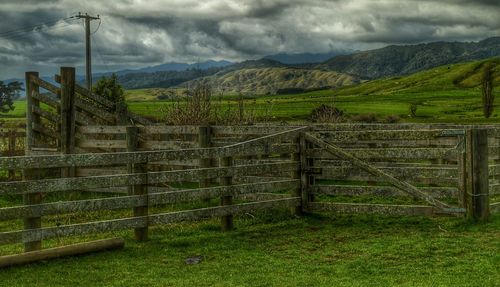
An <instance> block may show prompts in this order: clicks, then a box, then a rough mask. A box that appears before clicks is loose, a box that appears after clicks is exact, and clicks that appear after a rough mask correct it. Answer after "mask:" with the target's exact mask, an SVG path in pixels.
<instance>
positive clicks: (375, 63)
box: [77, 37, 500, 94]
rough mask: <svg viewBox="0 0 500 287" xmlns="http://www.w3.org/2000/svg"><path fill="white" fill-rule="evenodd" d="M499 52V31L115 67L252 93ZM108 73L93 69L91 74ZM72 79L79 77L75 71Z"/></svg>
mask: <svg viewBox="0 0 500 287" xmlns="http://www.w3.org/2000/svg"><path fill="white" fill-rule="evenodd" d="M498 56H500V37H493V38H489V39H485V40H483V41H480V42H434V43H427V44H417V45H391V46H387V47H384V48H381V49H375V50H369V51H357V52H354V51H340V52H331V53H324V54H312V53H302V54H275V55H270V56H266V57H264V58H262V59H260V60H248V61H243V62H240V63H232V62H229V61H224V60H222V61H213V60H210V61H206V62H201V63H196V64H187V63H175V62H172V63H166V64H162V65H157V66H151V67H145V68H141V69H136V70H121V71H117V72H115V74H117V76H118V80H119V82H120V83H121V84H122V85H123V86H124V87H125V88H127V89H139V88H175V87H186V86H192V85H193V84H196V83H209V84H211V85H212V86H213V87H214V88H215V89H218V90H224V91H227V92H244V93H254V94H269V93H276V92H278V91H280V90H286V89H292V90H293V89H295V90H297V89H298V90H310V89H319V88H336V87H341V86H344V85H352V84H355V83H359V82H362V81H365V80H373V79H379V78H385V77H390V76H401V75H408V74H412V73H415V72H419V71H423V70H427V69H430V68H434V67H438V66H442V65H448V64H454V63H459V62H467V61H474V60H481V59H486V58H491V57H498ZM110 74H111V73H103V74H95V75H94V80H95V81H96V80H97V79H98V78H100V77H102V76H109V75H110ZM77 80H78V81H82V82H83V80H84V77H82V76H78V77H77Z"/></svg>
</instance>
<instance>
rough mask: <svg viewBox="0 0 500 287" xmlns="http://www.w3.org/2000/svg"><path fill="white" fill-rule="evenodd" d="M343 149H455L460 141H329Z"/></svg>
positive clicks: (454, 139)
mask: <svg viewBox="0 0 500 287" xmlns="http://www.w3.org/2000/svg"><path fill="white" fill-rule="evenodd" d="M328 142H330V143H333V144H335V145H336V146H338V147H343V148H353V147H356V148H409V147H417V148H423V147H427V148H429V147H432V148H436V147H445V148H454V147H455V146H456V145H457V144H458V141H457V139H456V138H436V139H433V140H398V139H395V140H391V139H387V140H373V141H353V142H349V141H328Z"/></svg>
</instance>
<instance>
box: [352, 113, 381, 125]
mask: <svg viewBox="0 0 500 287" xmlns="http://www.w3.org/2000/svg"><path fill="white" fill-rule="evenodd" d="M352 119H353V121H355V122H361V123H376V122H378V121H379V119H378V117H377V115H376V114H374V113H368V114H360V115H357V116H355V117H353V118H352Z"/></svg>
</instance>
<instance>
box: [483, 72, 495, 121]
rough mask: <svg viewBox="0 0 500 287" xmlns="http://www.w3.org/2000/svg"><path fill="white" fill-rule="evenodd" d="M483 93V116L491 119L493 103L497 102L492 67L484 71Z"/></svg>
mask: <svg viewBox="0 0 500 287" xmlns="http://www.w3.org/2000/svg"><path fill="white" fill-rule="evenodd" d="M481 92H482V94H483V114H484V117H485V118H489V117H490V116H491V114H492V113H493V101H494V100H495V95H494V94H493V76H492V71H491V66H487V67H486V68H485V69H484V72H483V80H482V86H481Z"/></svg>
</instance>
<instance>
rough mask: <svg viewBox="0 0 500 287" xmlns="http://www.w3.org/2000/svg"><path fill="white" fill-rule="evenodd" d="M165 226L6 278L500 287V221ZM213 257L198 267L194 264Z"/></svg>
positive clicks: (20, 282) (283, 220)
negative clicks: (145, 236) (114, 247)
mask: <svg viewBox="0 0 500 287" xmlns="http://www.w3.org/2000/svg"><path fill="white" fill-rule="evenodd" d="M236 226H237V229H236V230H235V231H233V232H227V233H222V232H220V231H219V228H218V224H217V222H216V221H210V222H205V223H196V224H181V225H173V226H167V227H163V228H155V229H153V230H152V232H151V234H152V236H151V240H150V241H148V242H146V243H136V242H134V241H132V240H131V238H130V235H129V234H130V233H131V232H127V233H124V234H122V235H125V237H126V247H125V249H124V250H123V251H110V252H102V253H96V254H91V255H87V256H81V257H73V258H65V259H58V260H54V261H47V262H42V263H37V264H32V265H28V266H21V267H13V268H9V269H3V270H0V280H1V281H2V283H3V285H4V286H76V285H79V286H452V285H453V286H495V285H496V284H498V282H500V273H499V267H498V266H500V252H499V251H500V241H499V240H498V238H499V237H500V217H499V216H498V215H497V216H495V217H494V218H493V219H492V221H491V222H490V223H487V224H479V225H474V224H471V223H467V222H465V221H464V220H463V219H458V218H432V219H429V218H404V217H403V218H400V217H398V218H395V217H392V218H390V217H389V218H382V217H368V216H340V217H337V216H326V215H324V216H321V215H314V216H308V217H304V218H290V217H289V216H288V212H286V211H282V212H280V211H277V212H273V213H269V214H267V215H263V216H259V215H258V216H257V217H256V218H253V217H252V216H250V215H247V216H244V217H241V218H238V220H237V221H236ZM190 256H203V258H204V259H203V261H202V262H201V263H200V264H197V265H188V264H186V263H185V262H184V260H185V259H186V258H188V257H190ZM496 286H498V285H496Z"/></svg>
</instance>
